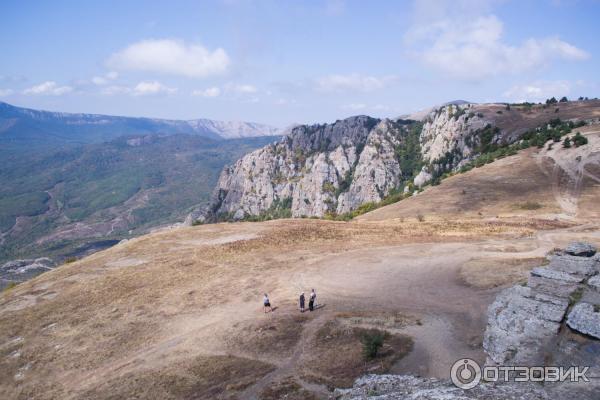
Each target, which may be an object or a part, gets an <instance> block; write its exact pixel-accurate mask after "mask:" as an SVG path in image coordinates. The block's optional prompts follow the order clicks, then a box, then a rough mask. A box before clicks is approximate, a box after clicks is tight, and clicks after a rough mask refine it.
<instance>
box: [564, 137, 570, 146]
mask: <svg viewBox="0 0 600 400" xmlns="http://www.w3.org/2000/svg"><path fill="white" fill-rule="evenodd" d="M563 147H564V148H565V149H568V148H569V147H571V139H570V138H569V137H566V138H565V140H564V141H563Z"/></svg>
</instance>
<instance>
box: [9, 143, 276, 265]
mask: <svg viewBox="0 0 600 400" xmlns="http://www.w3.org/2000/svg"><path fill="white" fill-rule="evenodd" d="M272 140H273V138H271V137H257V138H245V139H232V140H213V139H209V138H205V137H201V136H192V135H184V134H178V135H169V136H158V135H142V136H126V137H121V138H118V139H114V140H112V141H110V142H106V143H96V144H87V145H82V146H73V147H67V148H65V149H55V150H46V151H43V152H27V153H22V152H17V151H15V152H11V153H10V155H5V156H4V157H3V163H2V166H0V181H1V182H2V186H1V187H0V205H1V206H0V244H1V247H0V263H2V261H6V260H9V259H13V258H31V257H41V256H44V257H56V258H58V259H64V258H65V257H70V256H80V255H82V254H85V253H86V252H89V251H92V250H94V249H97V248H102V247H106V246H108V245H112V244H114V243H115V242H117V241H118V240H121V239H123V238H125V237H131V236H135V235H139V234H140V233H142V232H145V231H147V230H148V229H149V228H151V227H154V226H158V225H161V224H172V223H175V222H181V221H183V219H184V218H185V215H186V214H187V213H188V212H189V211H190V209H191V207H194V206H197V205H199V204H202V203H206V202H207V201H208V199H209V195H210V192H211V190H212V188H213V187H214V185H215V183H216V181H217V178H218V174H219V171H220V170H221V168H223V166H225V165H227V164H229V163H231V162H233V161H234V160H235V159H237V158H239V157H241V156H242V155H244V154H245V153H247V152H249V151H252V150H254V149H256V148H258V147H260V146H264V145H265V144H267V143H269V142H270V141H272Z"/></svg>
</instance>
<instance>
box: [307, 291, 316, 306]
mask: <svg viewBox="0 0 600 400" xmlns="http://www.w3.org/2000/svg"><path fill="white" fill-rule="evenodd" d="M316 300H317V294H316V293H315V289H312V290H311V292H310V298H309V299H308V309H309V310H310V311H313V310H314V309H315V302H316Z"/></svg>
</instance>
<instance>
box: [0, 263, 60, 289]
mask: <svg viewBox="0 0 600 400" xmlns="http://www.w3.org/2000/svg"><path fill="white" fill-rule="evenodd" d="M55 266H56V264H55V263H54V261H52V260H51V259H50V258H47V257H42V258H36V259H25V260H13V261H8V262H6V263H4V264H3V265H2V266H0V290H2V289H4V288H5V287H7V286H8V285H10V283H11V282H12V283H19V282H24V281H26V280H28V279H31V278H33V277H35V276H37V275H39V274H41V273H43V272H46V271H48V270H51V269H52V268H54V267H55Z"/></svg>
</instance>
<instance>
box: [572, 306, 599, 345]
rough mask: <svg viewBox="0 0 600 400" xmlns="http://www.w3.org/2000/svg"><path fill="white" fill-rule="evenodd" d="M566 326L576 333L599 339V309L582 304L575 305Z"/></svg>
mask: <svg viewBox="0 0 600 400" xmlns="http://www.w3.org/2000/svg"><path fill="white" fill-rule="evenodd" d="M596 310H598V311H596ZM567 325H569V327H570V328H571V329H574V330H576V331H577V332H581V333H584V334H586V335H590V336H593V337H595V338H596V339H600V308H598V306H596V308H595V307H594V305H592V304H589V303H583V302H582V303H578V304H575V306H573V309H572V310H571V312H570V313H569V316H568V318H567Z"/></svg>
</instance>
